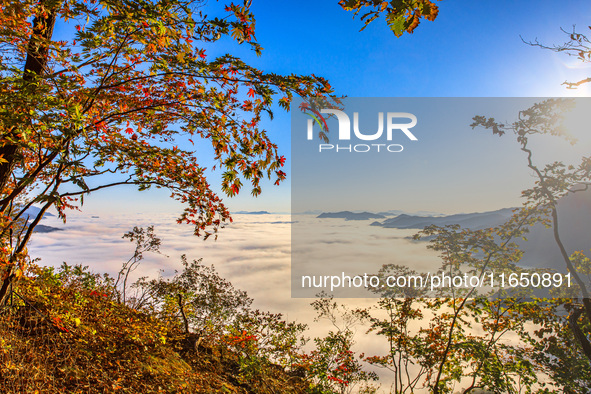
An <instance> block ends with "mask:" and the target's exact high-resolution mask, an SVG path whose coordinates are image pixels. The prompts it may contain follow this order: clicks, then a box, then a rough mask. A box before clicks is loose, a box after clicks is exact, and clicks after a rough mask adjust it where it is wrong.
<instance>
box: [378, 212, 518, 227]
mask: <svg viewBox="0 0 591 394" xmlns="http://www.w3.org/2000/svg"><path fill="white" fill-rule="evenodd" d="M514 209H515V208H503V209H499V210H496V211H489V212H475V213H460V214H455V215H448V216H417V215H407V214H401V215H398V216H396V217H394V218H390V219H386V220H384V221H383V222H373V223H372V224H371V225H372V226H380V227H384V228H399V229H423V228H425V227H427V226H430V225H436V226H447V225H451V224H459V225H461V226H462V227H467V228H471V229H473V230H477V229H481V228H486V227H493V226H497V225H499V224H502V223H504V222H505V221H507V219H509V218H510V217H511V215H512V213H513V210H514Z"/></svg>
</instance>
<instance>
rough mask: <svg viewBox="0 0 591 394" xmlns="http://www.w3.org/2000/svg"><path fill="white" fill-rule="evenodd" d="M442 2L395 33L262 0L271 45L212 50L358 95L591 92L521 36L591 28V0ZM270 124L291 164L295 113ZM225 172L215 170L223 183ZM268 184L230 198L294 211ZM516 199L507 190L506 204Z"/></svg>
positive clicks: (575, 72)
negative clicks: (573, 83) (412, 26)
mask: <svg viewBox="0 0 591 394" xmlns="http://www.w3.org/2000/svg"><path fill="white" fill-rule="evenodd" d="M438 4H439V6H440V13H439V16H438V17H437V19H436V21H434V22H427V21H424V22H422V23H421V25H420V26H419V28H418V29H417V30H416V32H415V33H414V34H411V35H408V34H405V35H404V36H403V37H402V38H396V37H395V36H394V35H393V34H392V33H391V32H390V31H389V30H388V28H387V26H386V24H385V22H384V20H383V19H379V20H376V21H374V22H373V23H372V24H371V25H370V26H369V27H368V28H367V29H366V30H364V31H363V32H359V29H360V28H361V27H362V23H361V22H360V21H359V20H358V19H355V20H354V19H353V18H352V13H349V12H345V11H343V10H342V9H341V8H340V6H339V5H338V4H337V1H336V0H330V1H328V0H324V1H322V2H315V1H300V2H297V3H293V2H276V1H273V2H271V1H256V0H255V1H253V11H254V13H255V15H256V17H257V26H256V37H257V39H258V41H259V42H260V43H261V45H262V46H263V47H264V48H265V50H264V51H263V55H262V56H261V57H258V58H257V57H256V56H254V54H253V53H252V52H250V51H249V50H248V49H247V48H246V47H244V48H242V47H240V48H238V49H237V50H236V48H235V47H234V46H233V47H231V48H230V47H225V46H223V47H222V46H220V45H218V47H217V48H211V49H208V54H210V55H212V54H215V53H219V54H221V53H224V52H226V51H229V50H232V52H233V53H234V54H237V55H239V56H241V57H242V58H243V59H244V60H246V61H247V62H249V63H251V64H253V65H254V66H258V67H260V68H262V69H264V70H266V71H269V72H275V73H281V74H290V73H296V74H311V73H314V74H316V75H320V76H323V77H325V78H327V79H329V81H330V82H331V84H332V86H333V87H334V88H335V91H336V93H337V94H341V95H347V96H350V97H532V96H533V97H535V96H539V97H544V96H573V95H574V96H588V95H589V94H588V92H589V87H585V88H581V89H579V90H577V91H569V90H566V89H565V88H564V87H563V86H561V85H560V84H561V83H562V82H564V81H565V80H567V79H568V80H577V79H579V78H585V77H587V76H588V75H591V69H589V68H588V67H583V66H582V65H580V64H579V62H578V61H577V60H576V59H575V58H569V57H567V56H565V55H560V54H555V53H552V52H550V51H545V50H542V49H539V48H533V47H530V46H527V45H526V44H524V43H523V42H522V40H521V38H520V36H521V37H523V38H524V39H525V40H535V39H536V38H537V39H539V40H540V42H542V43H546V44H549V45H551V44H554V43H562V42H564V41H565V39H566V38H567V36H566V35H565V34H563V33H562V32H561V31H560V28H561V27H562V28H564V29H566V30H570V29H572V26H573V25H576V26H577V30H579V31H581V32H589V28H588V27H587V26H588V25H591V4H590V3H588V2H584V1H561V2H557V1H539V0H538V1H529V0H528V1H519V2H509V1H505V2H499V1H491V0H487V1H470V2H468V1H447V0H444V1H440V2H439V3H438ZM217 5H219V4H217ZM266 127H267V129H268V130H269V131H270V134H271V136H272V137H273V138H274V140H275V141H276V142H277V143H278V145H279V146H280V150H281V152H282V153H283V154H285V155H286V157H287V158H288V165H289V159H290V117H289V114H288V113H285V112H282V111H281V110H277V112H276V118H275V120H274V121H272V122H267V123H266ZM507 143H508V144H509V143H510V142H509V141H507ZM288 170H289V167H288ZM288 174H289V172H288ZM218 176H219V174H218ZM217 179H218V178H216V177H214V178H212V183H213V184H214V185H215V184H216V180H217ZM266 186H267V187H264V188H263V194H262V195H261V196H260V197H259V198H257V199H253V198H251V197H250V196H249V194H248V193H243V194H244V195H243V196H240V197H238V198H234V199H227V203H228V205H229V206H230V209H231V210H233V211H237V210H269V211H283V212H286V211H289V207H290V197H289V196H290V186H289V183H285V184H283V185H282V186H280V187H273V186H272V185H271V184H270V183H269V184H268V185H266ZM245 191H246V190H245ZM110 193H112V191H111V192H110ZM121 193H122V194H124V195H126V196H127V197H128V198H127V200H129V201H130V203H129V206H128V207H127V208H126V207H125V205H123V206H122V209H130V208H133V209H134V210H138V211H145V210H149V209H150V207H152V206H154V205H153V204H155V203H158V204H159V207H160V209H162V208H161V207H163V206H164V205H165V201H166V199H167V194H166V193H164V192H158V191H153V192H147V193H140V194H136V193H135V192H131V191H121ZM509 195H511V196H512V195H515V193H512V194H509ZM105 196H106V194H101V193H96V195H95V196H91V198H89V199H87V201H88V203H87V205H88V207H89V208H91V209H92V210H95V209H103V208H104V207H105V205H103V204H102V202H103V201H102V200H103V198H104V197H105ZM91 200H96V201H93V202H91ZM510 200H511V198H510V197H507V203H510V202H511V201H510ZM515 201H516V200H515ZM163 204H164V205H163ZM425 208H426V209H428V207H425Z"/></svg>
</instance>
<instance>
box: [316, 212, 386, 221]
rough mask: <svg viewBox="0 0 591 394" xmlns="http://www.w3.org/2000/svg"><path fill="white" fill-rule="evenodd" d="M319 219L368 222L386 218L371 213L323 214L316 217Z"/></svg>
mask: <svg viewBox="0 0 591 394" xmlns="http://www.w3.org/2000/svg"><path fill="white" fill-rule="evenodd" d="M316 217H317V218H319V219H345V220H369V219H385V218H386V216H384V215H380V214H379V213H371V212H351V211H341V212H325V213H321V214H320V215H318V216H316Z"/></svg>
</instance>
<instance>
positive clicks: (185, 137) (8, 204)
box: [0, 0, 437, 303]
mask: <svg viewBox="0 0 591 394" xmlns="http://www.w3.org/2000/svg"><path fill="white" fill-rule="evenodd" d="M250 3H251V1H249V0H247V1H245V2H244V4H243V5H236V4H233V3H232V4H230V5H226V6H224V7H219V9H217V7H209V6H208V8H211V9H212V13H213V14H214V15H215V16H208V15H206V14H205V13H204V7H205V2H201V1H198V0H167V1H164V0H139V1H128V0H41V1H34V0H25V1H13V0H11V1H5V2H3V3H2V5H1V6H0V7H1V9H2V12H1V15H0V22H1V26H2V30H1V31H0V48H1V49H2V53H3V55H2V57H0V75H1V78H2V82H1V83H0V116H1V117H0V119H1V123H0V128H1V129H0V232H1V237H0V238H1V239H2V241H1V242H2V245H0V248H1V249H2V269H3V271H4V273H3V284H2V287H0V303H2V302H4V301H5V298H6V295H7V294H8V288H9V286H10V283H11V282H12V279H13V278H14V277H15V276H16V275H18V273H19V272H20V271H19V267H22V265H23V264H24V263H25V261H26V259H27V251H26V245H27V242H28V241H29V239H30V237H31V235H32V233H33V230H34V228H35V226H36V225H37V224H38V223H39V221H40V220H41V218H42V217H43V215H44V213H45V212H46V211H47V210H48V209H49V208H50V207H52V206H54V207H56V208H57V210H58V212H59V215H60V217H62V218H63V219H64V220H65V218H66V212H67V210H68V209H72V208H78V207H79V205H82V203H83V201H84V200H83V198H84V196H86V195H88V194H90V193H91V192H93V191H96V190H99V189H104V188H109V187H113V186H119V185H134V186H136V187H138V188H139V189H140V190H145V189H149V188H150V187H158V188H165V189H168V190H169V191H170V192H171V198H174V199H176V200H179V201H180V202H182V203H183V204H185V208H184V211H183V213H182V214H181V216H180V217H179V218H178V221H179V222H185V223H189V224H192V225H194V226H195V234H197V235H200V234H204V235H205V238H207V237H208V236H209V235H211V234H214V233H216V232H217V230H218V229H219V228H220V227H222V226H223V225H224V223H226V222H227V221H230V220H231V218H230V214H229V211H228V209H227V208H226V206H225V205H224V203H223V202H222V200H221V198H220V196H218V195H217V194H216V193H215V192H214V191H213V190H212V188H211V186H210V184H209V183H208V181H207V179H206V176H205V173H204V170H205V168H204V167H202V166H200V165H199V164H198V159H199V158H198V157H196V155H195V153H194V152H192V151H191V150H190V149H187V148H184V147H186V146H190V145H189V144H196V143H200V142H204V141H205V142H208V143H210V144H211V147H212V149H213V152H214V154H215V161H216V163H215V165H214V166H213V169H216V168H219V170H221V171H223V176H222V178H223V180H222V183H221V189H222V191H223V193H225V194H226V195H228V196H233V195H235V194H237V193H238V192H239V191H240V190H241V189H242V188H243V183H246V182H248V183H250V190H251V193H252V195H253V196H257V195H259V194H260V193H261V186H260V181H261V179H262V178H264V177H267V178H269V179H271V180H272V181H274V182H275V183H276V184H278V183H279V182H281V181H282V180H284V179H285V173H284V172H283V171H282V170H281V167H282V166H283V165H284V163H285V158H284V157H283V156H280V155H279V154H278V152H277V146H276V145H275V144H274V143H273V142H272V141H271V140H270V139H269V137H268V136H267V133H266V131H265V130H263V129H261V128H260V121H261V119H262V117H263V115H264V114H268V115H269V116H271V117H272V115H273V112H272V110H273V109H274V107H273V104H274V103H277V104H278V105H279V106H280V107H282V108H284V109H288V108H289V105H290V102H291V99H292V97H293V96H294V95H299V96H302V97H322V96H328V95H330V94H331V92H332V89H331V87H330V85H329V83H328V82H327V81H326V80H325V79H323V78H321V77H317V76H314V75H312V76H302V75H287V76H282V75H277V74H273V73H266V72H264V71H262V70H259V69H257V68H254V67H251V66H249V65H248V64H246V63H245V62H244V61H242V60H241V59H239V58H237V57H235V56H233V55H231V54H226V55H223V56H219V57H217V58H211V56H209V55H208V53H207V50H206V48H207V47H208V46H211V45H214V43H215V42H216V41H218V40H220V39H221V38H222V37H225V36H227V37H230V38H231V39H233V40H234V41H235V42H236V43H237V44H241V45H246V46H249V47H250V48H251V49H252V50H253V51H254V52H255V53H256V54H257V55H260V54H261V51H262V47H261V46H260V44H259V43H258V42H257V40H256V37H255V23H256V20H255V17H254V15H253V14H252V12H251V10H250ZM374 3H375V4H374ZM341 5H342V7H343V8H344V9H346V10H355V11H358V10H359V9H360V8H361V7H362V6H371V7H374V8H375V10H374V11H372V15H373V16H372V17H371V18H370V20H367V21H366V23H369V22H370V21H371V20H373V19H375V17H377V16H378V15H380V14H386V16H387V18H394V19H395V20H396V22H395V23H393V24H392V23H390V22H389V23H390V25H391V27H392V29H393V31H394V33H395V34H396V35H400V34H402V32H403V30H404V31H408V32H412V31H413V30H414V29H415V28H416V24H417V23H416V22H417V21H418V20H420V18H421V17H426V18H427V19H429V20H433V19H434V18H435V17H436V15H437V12H436V10H437V7H436V6H434V5H433V4H432V3H430V2H429V1H426V0H425V1H409V2H406V1H405V2H400V1H392V2H391V3H390V4H389V5H388V3H386V2H383V3H380V4H378V3H376V2H366V1H347V2H342V3H341ZM362 19H363V17H362ZM388 20H389V21H390V19H388ZM402 28H404V29H403V30H401V29H402ZM55 29H58V30H59V31H60V38H59V39H55V38H54V37H53V36H54V35H53V33H54V30H55ZM70 32H72V33H70ZM62 37H69V38H68V39H63V38H62ZM33 204H40V205H41V210H40V211H39V213H38V214H35V215H33V216H34V217H31V218H28V219H30V222H29V223H28V225H27V226H21V227H17V226H16V225H15V223H17V222H18V220H19V219H20V218H23V217H26V216H27V212H29V211H27V210H28V208H30V207H31V206H32V205H33Z"/></svg>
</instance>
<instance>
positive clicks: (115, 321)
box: [0, 268, 310, 393]
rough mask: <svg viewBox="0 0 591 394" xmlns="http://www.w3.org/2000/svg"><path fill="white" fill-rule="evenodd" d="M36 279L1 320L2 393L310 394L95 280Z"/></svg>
mask: <svg viewBox="0 0 591 394" xmlns="http://www.w3.org/2000/svg"><path fill="white" fill-rule="evenodd" d="M36 270H37V272H36V274H35V275H31V276H27V277H23V278H21V280H19V283H18V286H17V287H16V288H15V292H14V294H13V297H12V305H9V306H7V307H5V308H4V309H3V310H2V313H1V316H0V369H1V371H0V387H3V390H2V392H8V393H65V392H68V393H74V392H84V393H104V392H121V393H303V392H309V391H306V390H307V389H308V390H309V389H310V383H309V382H308V381H306V380H305V379H304V378H302V377H300V376H297V375H298V374H297V373H296V372H294V371H296V368H295V367H293V366H292V367H293V368H291V372H288V368H286V367H285V366H280V365H277V364H275V363H273V362H272V361H271V360H270V358H269V357H268V356H265V355H263V353H262V352H260V351H258V349H256V346H250V345H253V344H250V345H248V344H249V338H248V337H244V335H242V333H237V334H236V335H234V336H232V335H223V336H220V337H217V338H214V337H213V336H211V335H210V336H203V337H201V336H199V335H197V334H195V333H190V334H187V333H185V332H184V330H183V329H182V327H181V326H179V325H178V324H174V322H171V321H167V320H166V319H163V318H162V317H161V316H158V315H156V314H155V313H150V312H149V309H144V310H141V311H140V310H137V309H133V308H131V307H129V306H127V305H125V304H122V303H119V302H117V301H116V300H115V297H114V294H113V293H112V292H109V290H108V289H107V288H106V287H104V286H103V285H102V284H104V283H102V284H101V281H100V280H99V277H98V276H97V275H92V274H88V273H85V272H84V271H83V270H79V269H78V270H76V269H73V270H70V271H69V273H66V275H63V272H61V273H54V272H53V270H51V269H40V268H36ZM252 338H255V337H254V336H251V338H250V339H252ZM251 342H252V341H251ZM246 345H248V346H246ZM300 375H301V373H300Z"/></svg>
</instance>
